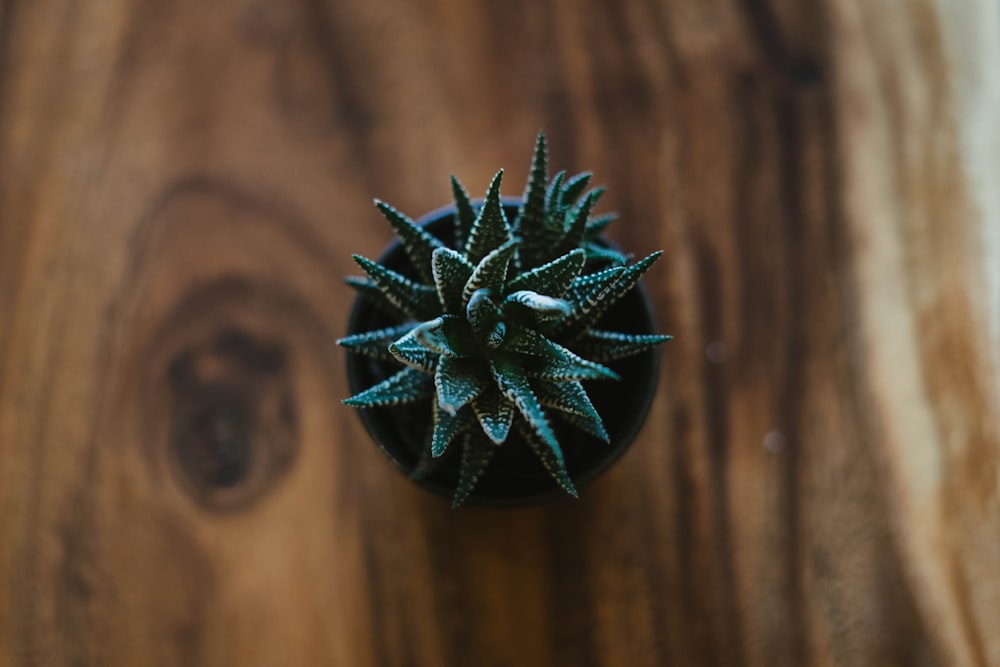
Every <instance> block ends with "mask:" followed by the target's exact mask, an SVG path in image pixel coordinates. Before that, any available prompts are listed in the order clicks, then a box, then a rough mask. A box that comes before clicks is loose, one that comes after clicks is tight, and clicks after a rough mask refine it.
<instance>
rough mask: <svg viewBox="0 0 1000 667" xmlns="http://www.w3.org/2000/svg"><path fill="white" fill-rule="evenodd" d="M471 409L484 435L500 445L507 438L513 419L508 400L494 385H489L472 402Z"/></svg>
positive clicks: (512, 410)
mask: <svg viewBox="0 0 1000 667" xmlns="http://www.w3.org/2000/svg"><path fill="white" fill-rule="evenodd" d="M472 409H473V410H474V411H475V413H476V418H477V419H479V424H480V425H481V426H482V428H483V433H485V434H486V437H488V438H489V439H490V440H492V441H493V442H494V443H495V444H497V445H502V444H503V443H504V442H505V441H506V440H507V434H508V433H510V425H511V423H512V422H513V420H514V406H513V405H512V404H511V403H510V401H508V400H507V399H506V398H504V396H503V395H502V394H501V393H500V392H499V391H498V390H497V388H496V387H491V388H490V389H488V390H487V391H484V392H483V393H482V394H480V395H479V396H478V397H477V398H476V400H474V401H473V402H472Z"/></svg>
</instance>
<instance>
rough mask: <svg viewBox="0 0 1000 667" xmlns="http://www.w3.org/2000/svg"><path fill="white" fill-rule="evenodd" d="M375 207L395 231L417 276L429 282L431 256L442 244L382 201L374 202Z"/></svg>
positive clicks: (430, 277)
mask: <svg viewBox="0 0 1000 667" xmlns="http://www.w3.org/2000/svg"><path fill="white" fill-rule="evenodd" d="M375 206H377V207H378V210H379V211H381V212H382V215H383V216H385V219H386V220H388V221H389V224H390V225H392V228H393V229H394V230H396V234H397V235H398V236H399V240H400V242H402V244H403V250H405V251H406V256H407V257H409V258H410V262H411V263H412V264H413V268H414V269H415V270H416V271H417V275H419V276H420V279H421V280H423V281H424V282H431V280H432V276H431V255H432V254H433V253H434V251H435V250H437V249H438V248H441V247H443V244H442V243H441V241H439V240H438V239H436V238H434V237H433V236H431V235H430V234H428V233H427V232H426V231H424V230H423V229H422V228H421V227H419V226H418V225H417V224H416V223H415V222H413V220H410V218H408V217H407V216H405V215H403V214H402V213H400V212H399V211H397V210H396V209H394V208H393V207H392V206H390V205H389V204H386V203H385V202H384V201H379V200H378V199H376V200H375Z"/></svg>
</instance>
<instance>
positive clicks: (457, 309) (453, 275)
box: [431, 248, 475, 315]
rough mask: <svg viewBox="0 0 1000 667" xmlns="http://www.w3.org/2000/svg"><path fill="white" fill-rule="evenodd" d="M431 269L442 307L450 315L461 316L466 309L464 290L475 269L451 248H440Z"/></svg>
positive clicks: (433, 257)
mask: <svg viewBox="0 0 1000 667" xmlns="http://www.w3.org/2000/svg"><path fill="white" fill-rule="evenodd" d="M431 268H432V273H433V274H434V286H435V288H436V289H437V293H438V300H439V301H440V302H441V307H442V308H444V311H445V312H446V313H448V314H450V315H461V314H462V310H463V309H464V308H465V303H464V301H463V299H462V288H463V286H464V285H465V283H466V282H468V280H469V278H470V277H471V276H472V272H473V271H474V270H475V267H474V266H472V264H470V263H469V262H467V261H466V259H465V256H464V255H462V254H461V253H459V252H455V251H454V250H452V249H451V248H438V249H437V250H435V251H434V255H433V256H432V259H431Z"/></svg>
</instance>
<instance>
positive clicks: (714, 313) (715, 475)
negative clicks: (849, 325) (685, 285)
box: [695, 241, 744, 665]
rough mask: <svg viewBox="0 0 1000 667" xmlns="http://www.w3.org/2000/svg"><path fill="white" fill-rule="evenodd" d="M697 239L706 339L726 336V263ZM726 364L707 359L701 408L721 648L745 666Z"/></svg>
mask: <svg viewBox="0 0 1000 667" xmlns="http://www.w3.org/2000/svg"><path fill="white" fill-rule="evenodd" d="M696 242H697V243H698V245H697V247H696V248H695V251H696V253H697V256H698V287H699V290H700V295H699V301H700V303H701V308H702V310H701V312H700V313H699V315H700V318H701V327H702V332H703V335H704V336H705V340H707V341H718V340H720V339H721V334H722V325H721V322H720V314H719V304H720V303H721V302H722V291H721V288H720V286H719V276H720V274H721V267H720V266H719V260H718V258H717V257H716V255H715V253H714V252H713V251H712V248H711V247H710V246H709V245H708V244H707V243H706V242H704V241H700V242H698V241H696ZM725 374H726V367H725V366H723V365H721V364H713V363H710V362H708V361H703V362H702V377H701V383H702V386H703V387H704V389H703V392H704V393H703V396H702V400H703V401H704V403H703V405H702V406H701V407H702V409H703V410H704V413H705V428H706V434H707V443H706V444H707V446H708V452H707V453H708V458H709V470H710V475H711V484H712V487H711V490H710V494H711V498H712V506H711V508H710V510H709V511H710V515H711V517H712V533H713V543H714V546H715V549H714V553H713V554H712V558H713V563H712V565H713V569H714V570H716V572H717V576H718V577H719V583H718V591H717V596H718V597H719V603H720V604H722V605H723V608H722V609H721V610H719V613H720V616H721V617H720V618H719V622H720V623H721V625H722V631H721V635H722V637H724V638H725V639H724V640H723V641H724V643H723V644H722V645H720V646H719V647H718V651H719V652H720V655H721V661H722V664H737V665H739V664H743V662H744V657H743V645H742V642H743V638H744V633H743V630H742V625H743V624H742V621H741V619H740V613H739V609H740V600H739V598H738V594H737V591H738V590H739V589H738V588H737V586H736V571H735V567H734V564H733V558H734V551H733V541H732V528H731V522H732V518H731V515H730V514H729V508H730V503H731V502H732V501H731V499H730V492H729V483H728V480H727V475H728V471H727V467H728V457H729V418H728V416H727V414H726V401H727V393H728V392H727V382H726V377H725Z"/></svg>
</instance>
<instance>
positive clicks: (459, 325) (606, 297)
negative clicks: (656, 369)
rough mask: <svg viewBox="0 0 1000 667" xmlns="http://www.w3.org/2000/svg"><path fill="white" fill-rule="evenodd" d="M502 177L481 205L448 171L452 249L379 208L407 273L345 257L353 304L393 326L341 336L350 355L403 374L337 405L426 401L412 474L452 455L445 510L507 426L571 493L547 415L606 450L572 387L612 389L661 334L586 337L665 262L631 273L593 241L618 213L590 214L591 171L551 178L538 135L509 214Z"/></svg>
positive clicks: (464, 493) (640, 265)
mask: <svg viewBox="0 0 1000 667" xmlns="http://www.w3.org/2000/svg"><path fill="white" fill-rule="evenodd" d="M502 178H503V170H500V171H499V172H498V173H497V175H496V176H495V177H494V178H493V181H492V183H491V184H490V186H489V190H488V191H487V193H486V198H485V199H484V200H482V202H481V203H475V202H473V201H472V200H470V198H469V195H468V194H467V193H466V191H465V189H464V188H463V187H462V185H461V184H460V183H459V181H458V180H457V179H456V178H455V177H454V176H453V177H452V179H451V185H452V191H453V193H454V198H455V209H456V212H455V214H454V224H455V230H454V231H455V234H454V241H453V242H452V243H446V242H444V241H443V240H442V239H439V238H436V237H435V236H433V235H431V234H430V233H428V232H427V231H426V230H424V229H423V228H421V227H420V226H418V225H417V224H415V223H414V222H413V221H412V220H411V219H410V218H408V217H406V216H405V215H403V214H402V213H400V212H398V211H397V210H396V209H394V208H392V207H391V206H389V205H388V204H386V203H384V202H381V201H377V200H376V206H377V207H378V209H379V210H380V211H381V212H382V214H383V215H384V216H385V218H386V219H387V220H388V221H389V223H390V224H391V225H392V227H393V228H394V229H395V231H396V233H397V234H398V236H399V238H400V240H401V243H402V246H403V249H404V250H405V253H406V255H407V257H408V259H409V260H410V263H411V264H412V266H413V274H412V276H413V278H410V277H407V276H405V275H403V274H401V273H398V272H396V271H393V270H391V269H389V268H386V267H385V266H382V265H380V264H378V263H376V262H374V261H372V260H370V259H366V258H364V257H361V256H359V255H355V256H354V259H355V261H357V263H358V264H359V265H360V267H361V268H362V269H363V270H364V272H365V273H366V274H367V277H366V278H349V279H348V284H349V285H351V286H353V287H354V288H355V289H357V290H358V291H359V293H360V294H361V296H362V297H363V298H365V299H368V300H370V301H372V302H373V303H374V304H375V305H376V306H378V307H379V308H381V309H382V310H383V311H384V312H386V313H388V314H389V315H390V316H392V317H393V318H394V319H395V321H397V322H398V323H397V324H394V325H393V326H390V327H387V328H383V329H379V330H377V331H369V332H364V333H359V334H356V335H352V336H348V337H347V338H343V339H341V340H340V341H338V343H339V344H340V345H342V346H344V347H346V348H348V349H349V350H351V351H353V352H355V353H358V354H363V355H367V356H370V357H374V358H376V359H379V360H382V361H385V362H390V363H394V364H398V365H400V366H402V368H401V369H400V370H399V371H398V372H395V373H394V374H392V375H391V376H390V377H388V378H387V379H386V380H384V381H382V382H380V383H378V384H376V385H375V386H373V387H371V388H369V389H367V390H365V391H362V392H361V393H359V394H357V395H355V396H352V397H351V398H348V399H346V400H345V401H344V403H346V404H347V405H351V406H355V407H359V408H368V407H376V406H388V405H398V404H402V403H408V402H414V401H419V400H421V399H426V398H429V397H433V398H434V400H433V401H432V406H431V408H430V409H431V411H432V414H430V415H428V423H429V424H432V426H430V427H429V428H428V434H427V444H426V451H425V452H424V455H423V458H422V461H421V464H420V465H419V466H418V470H417V473H416V474H418V475H419V474H421V472H425V471H426V470H428V469H430V468H431V467H432V466H433V465H434V463H435V461H436V460H437V459H438V458H439V457H441V456H442V455H443V454H444V453H445V452H446V451H447V450H449V448H454V447H460V449H461V461H460V464H459V479H458V485H457V488H456V490H455V494H454V498H453V506H458V505H460V504H461V503H462V502H463V501H464V500H465V499H466V498H467V497H468V496H469V494H470V493H471V492H472V491H473V489H474V487H475V485H476V482H477V481H478V480H479V478H480V477H481V475H482V473H483V471H484V470H485V469H486V467H487V465H488V464H489V462H490V459H491V458H492V456H493V454H494V452H495V451H496V448H497V447H498V446H501V445H503V444H504V442H506V441H507V440H508V436H509V434H510V433H511V430H512V429H514V430H515V431H516V432H517V433H518V434H519V435H520V436H521V438H522V439H523V441H524V442H525V443H527V445H528V446H529V447H530V448H531V449H532V451H533V452H534V454H535V455H536V456H537V457H538V459H539V460H540V461H541V463H542V464H543V465H544V466H545V468H546V470H547V471H548V473H549V474H550V475H551V476H552V478H553V479H554V480H555V481H556V483H557V484H558V485H559V486H560V487H562V488H563V489H564V490H565V491H567V492H568V493H570V494H572V495H574V496H575V495H576V490H575V488H574V486H573V481H572V480H571V479H570V476H569V474H568V472H567V469H566V465H565V460H564V457H563V452H562V449H561V447H560V445H559V441H558V439H557V437H556V434H555V431H554V430H553V427H552V419H553V417H557V418H559V419H562V420H564V421H566V422H568V423H569V424H571V425H573V426H575V427H577V428H579V429H581V430H583V431H585V432H587V433H589V434H591V435H594V436H596V437H598V438H600V439H602V440H604V441H608V434H607V432H606V431H605V428H604V424H603V422H602V420H601V416H600V415H599V414H598V413H597V411H596V410H595V409H594V406H593V404H592V403H591V401H590V398H589V397H588V395H587V391H586V390H585V389H584V386H583V384H582V383H581V381H584V380H615V379H618V376H617V375H616V374H615V373H614V372H613V371H612V370H611V369H609V368H608V367H606V366H604V365H603V364H604V363H605V362H609V361H612V360H615V359H619V358H622V357H627V356H630V355H633V354H637V353H639V352H642V351H644V350H646V349H649V348H650V347H653V346H655V345H657V344H659V343H661V342H663V341H665V340H667V339H668V338H669V336H661V335H634V334H626V333H616V332H613V331H606V330H600V329H596V328H594V327H595V325H596V324H597V323H598V321H599V320H600V318H601V316H602V315H603V314H604V313H605V312H607V310H608V308H609V307H610V306H611V305H612V304H613V303H614V302H615V301H617V300H618V299H619V298H620V297H622V296H623V295H625V294H626V293H627V292H628V291H629V290H631V289H632V288H633V287H634V286H635V284H636V282H637V281H638V280H639V278H640V277H641V276H642V275H643V274H644V273H645V272H646V271H647V270H648V269H649V267H650V266H651V265H652V264H653V263H654V262H655V261H656V259H657V258H658V257H659V256H660V254H661V253H659V252H657V253H653V254H651V255H649V256H648V257H646V258H645V259H642V260H640V261H638V262H635V263H632V264H629V262H628V257H626V256H624V255H622V254H620V253H618V252H617V251H615V250H613V249H611V248H609V247H607V246H606V245H604V244H602V243H601V242H600V241H599V240H598V237H599V236H600V234H601V232H602V231H603V230H604V228H605V227H606V226H607V224H608V223H609V222H611V221H612V220H613V219H614V216H613V215H600V216H592V215H591V212H592V210H593V208H594V205H595V204H596V203H597V201H598V199H599V198H600V196H601V194H602V193H603V189H601V188H595V189H592V190H589V191H588V190H587V188H588V186H589V183H590V179H591V174H589V173H582V174H578V175H576V176H572V177H568V176H567V175H566V173H565V172H559V173H558V174H556V175H555V177H553V178H552V180H551V181H549V180H548V175H547V150H546V142H545V135H544V134H543V133H539V135H538V139H537V142H536V144H535V151H534V156H533V159H532V165H531V172H530V176H529V179H528V183H527V187H526V189H525V192H524V196H523V198H522V201H521V205H520V208H519V211H518V214H517V216H516V217H514V219H512V220H509V219H508V218H507V215H506V214H505V212H504V207H503V205H502V202H501V198H500V183H501V179H502Z"/></svg>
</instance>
